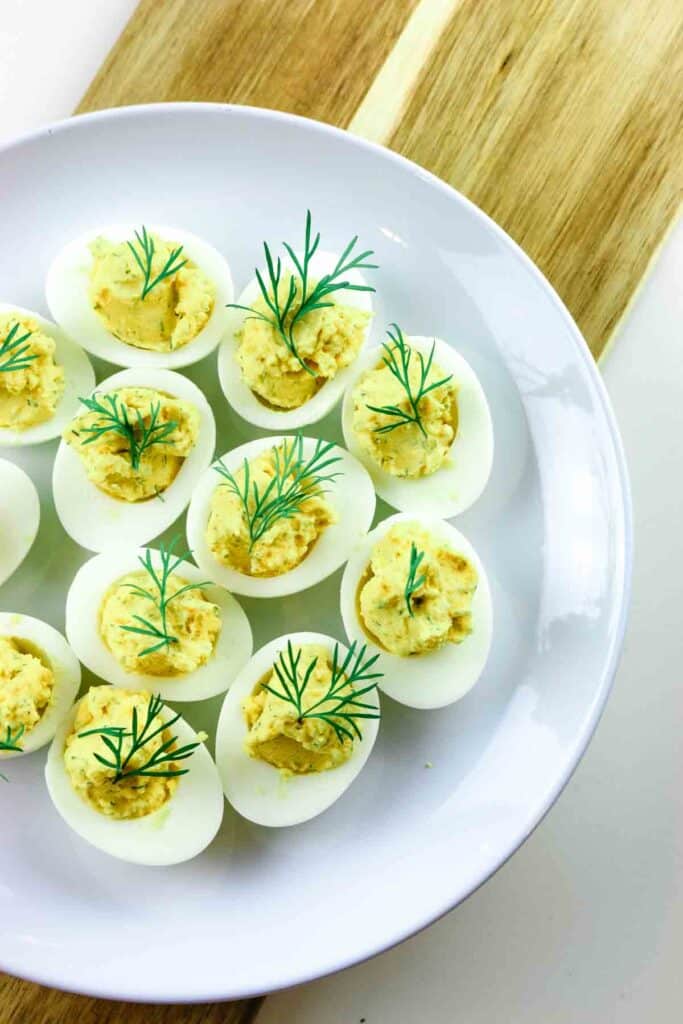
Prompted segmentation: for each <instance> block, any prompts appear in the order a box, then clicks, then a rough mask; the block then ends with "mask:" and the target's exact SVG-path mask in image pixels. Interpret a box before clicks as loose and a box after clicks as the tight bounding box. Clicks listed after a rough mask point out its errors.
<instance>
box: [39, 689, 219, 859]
mask: <svg viewBox="0 0 683 1024" xmlns="http://www.w3.org/2000/svg"><path fill="white" fill-rule="evenodd" d="M77 709H78V705H76V707H75V708H73V709H72V711H71V713H70V714H69V715H68V717H67V718H66V720H65V721H64V722H63V723H62V724H61V726H60V728H59V729H58V731H57V735H56V736H55V738H54V741H53V743H52V746H51V747H50V750H49V752H48V757H47V764H46V765H45V780H46V782H47V788H48V791H49V793H50V797H51V798H52V802H53V804H54V805H55V808H56V809H57V811H58V812H59V814H60V815H61V816H62V818H63V819H64V821H65V822H66V823H67V825H69V826H70V827H71V828H72V829H73V830H74V832H76V833H77V834H78V835H79V836H80V837H81V839H84V840H85V841H86V842H87V843H90V844H91V846H95V847H97V849H98V850H102V851H103V852H104V853H108V854H110V855H111V856H112V857H117V858H119V859H120V860H125V861H129V862H130V863H132V864H144V865H148V866H154V867H161V866H167V865H170V864H180V863H182V862H183V861H187V860H191V859H192V858H193V857H196V856H197V855H198V854H200V853H201V852H202V851H203V850H204V849H206V847H207V846H208V845H209V843H211V842H212V841H213V839H214V837H215V836H216V833H217V832H218V829H219V828H220V826H221V822H222V820H223V810H224V800H223V792H222V789H221V782H220V778H219V775H218V772H217V770H216V765H215V764H214V762H213V760H212V758H211V755H210V754H209V752H208V750H207V749H206V747H205V746H204V744H203V743H202V742H200V743H199V746H198V747H197V749H196V750H195V752H194V753H193V754H192V756H191V757H189V758H188V759H187V760H185V761H183V762H182V767H183V768H187V769H188V772H187V775H183V776H181V777H180V778H179V780H178V786H177V789H176V790H175V792H174V793H173V795H172V797H171V798H170V800H169V801H168V802H167V803H166V804H164V805H163V807H160V808H159V810H157V811H155V812H153V813H152V814H148V815H147V816H146V817H143V818H133V819H131V820H120V819H116V818H109V817H107V816H106V815H104V814H100V813H99V812H98V811H96V810H95V809H94V808H93V807H91V806H90V805H89V804H87V803H86V802H85V800H83V799H81V797H80V796H79V794H78V793H77V792H76V790H75V789H74V788H73V786H72V785H71V781H70V779H69V776H68V774H67V771H66V768H65V766H64V746H65V743H66V739H67V737H68V736H69V734H70V733H71V731H72V729H73V723H74V718H75V716H76V711H77ZM162 714H163V715H164V719H165V721H168V719H169V718H170V714H171V713H170V711H168V709H165V710H164V711H163V712H162ZM172 731H173V735H174V736H176V737H177V741H178V745H179V746H184V745H185V744H187V743H196V742H198V741H199V736H198V735H197V733H196V732H195V731H194V729H193V728H192V727H191V726H190V725H189V724H188V723H187V722H186V721H185V720H184V719H183V718H179V719H178V720H177V721H176V722H175V724H174V725H173V726H172ZM105 753H106V751H105Z"/></svg>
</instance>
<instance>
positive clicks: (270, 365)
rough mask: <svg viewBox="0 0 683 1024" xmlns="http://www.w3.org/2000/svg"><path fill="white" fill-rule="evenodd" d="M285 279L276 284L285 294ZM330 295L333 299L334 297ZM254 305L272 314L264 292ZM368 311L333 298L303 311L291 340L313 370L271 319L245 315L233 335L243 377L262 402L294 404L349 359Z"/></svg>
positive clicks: (282, 406) (353, 355) (364, 328)
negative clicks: (291, 346) (346, 304)
mask: <svg viewBox="0 0 683 1024" xmlns="http://www.w3.org/2000/svg"><path fill="white" fill-rule="evenodd" d="M289 280H290V278H287V279H286V280H285V281H284V283H283V284H281V286H280V288H281V289H282V293H283V295H282V297H283V299H284V297H285V296H286V294H287V290H288V288H289ZM329 301H331V302H333V299H332V297H329ZM252 308H253V309H254V310H255V311H257V312H260V313H263V314H265V315H266V316H272V313H271V312H270V310H269V309H268V307H267V306H266V303H265V301H264V299H263V297H259V299H258V300H257V301H256V302H255V303H254V304H253V307H252ZM370 317H371V314H370V313H367V312H365V311H363V310H360V309H355V308H354V307H352V306H344V305H341V304H337V303H336V302H335V303H334V304H333V305H331V306H328V307H326V308H324V309H316V310H313V311H312V312H310V313H307V314H306V315H305V316H304V317H302V318H301V320H300V321H298V322H297V323H296V325H295V327H294V342H295V345H296V349H297V352H298V353H299V355H300V356H301V358H302V359H303V361H304V362H305V364H306V366H307V367H308V368H309V369H310V370H311V371H312V372H311V373H308V372H307V371H306V370H304V369H303V368H302V366H301V363H300V362H299V361H298V359H297V358H296V356H294V355H292V353H291V352H290V351H289V349H288V348H287V346H286V344H285V342H284V341H283V339H282V337H281V336H280V334H279V333H278V332H277V331H276V330H275V328H274V327H272V326H271V324H269V323H266V322H265V321H263V320H260V319H258V318H256V317H254V318H247V319H246V320H245V322H244V326H243V327H242V328H241V330H240V331H239V333H238V336H237V340H238V344H239V348H238V350H237V362H238V363H239V367H240V370H241V372H242V377H243V379H244V381H245V383H246V384H247V386H248V387H249V388H251V390H252V391H253V392H254V394H255V395H256V396H257V397H258V398H259V399H260V400H261V401H262V402H263V403H264V404H266V405H269V406H272V407H273V408H274V409H298V408H299V406H301V405H303V404H304V403H305V402H307V401H308V400H309V399H310V398H312V397H313V395H315V394H316V392H317V391H318V390H319V389H320V388H321V387H322V385H323V384H324V383H325V382H326V381H328V380H332V378H333V377H335V376H336V375H337V373H339V371H340V370H342V369H344V367H346V366H348V365H349V364H350V363H352V362H353V360H354V359H355V358H356V356H357V355H358V352H359V350H360V348H361V345H362V344H363V339H364V338H365V334H366V331H367V326H368V323H369V321H370ZM288 319H289V320H291V316H290V317H289V318H288Z"/></svg>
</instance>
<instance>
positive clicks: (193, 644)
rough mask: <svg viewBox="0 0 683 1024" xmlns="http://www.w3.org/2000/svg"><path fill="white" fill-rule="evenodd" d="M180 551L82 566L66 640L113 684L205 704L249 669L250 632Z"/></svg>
mask: <svg viewBox="0 0 683 1024" xmlns="http://www.w3.org/2000/svg"><path fill="white" fill-rule="evenodd" d="M176 545H177V538H176V541H175V542H172V543H171V544H170V545H168V547H167V546H166V545H164V544H161V545H160V547H159V550H155V549H153V548H145V549H137V550H136V549H131V548H126V547H120V548H114V549H112V550H111V551H107V552H106V554H101V555H95V557H94V558H91V559H90V561H88V562H86V563H85V564H84V565H82V566H81V568H80V569H79V570H78V572H77V573H76V575H75V577H74V579H73V582H72V584H71V587H70V588H69V593H68V594H67V598H66V635H67V637H68V638H69V643H70V644H71V646H72V648H73V650H74V651H75V652H76V654H77V655H78V657H79V658H80V660H81V661H82V663H83V664H84V665H85V666H86V667H87V668H89V669H90V671H91V672H94V673H95V674H96V675H98V676H99V677H100V679H104V680H105V681H106V682H108V683H113V684H114V685H115V686H124V687H125V686H128V687H132V688H135V689H138V690H150V691H152V692H154V693H158V694H159V695H160V696H161V697H163V699H164V700H171V701H188V700H205V699H206V698H207V697H214V696H215V695H216V694H218V693H224V692H225V691H226V690H227V689H228V687H229V686H230V684H231V682H232V681H233V679H234V678H235V676H236V675H237V673H238V672H239V671H240V670H241V669H242V668H243V667H244V666H245V665H246V663H247V661H248V660H249V658H250V657H251V652H252V637H251V628H250V626H249V620H248V619H247V616H246V615H245V613H244V612H243V610H242V608H241V607H240V605H239V604H238V603H237V601H236V600H235V598H234V597H232V595H231V594H229V593H228V592H227V590H225V589H224V588H223V587H218V586H216V585H215V584H213V583H211V582H210V581H207V580H206V578H205V576H204V575H203V574H202V573H201V572H200V570H199V569H198V568H197V567H196V565H192V564H191V563H190V562H188V561H187V556H189V555H190V552H189V551H188V552H185V553H184V554H183V553H182V552H181V553H176Z"/></svg>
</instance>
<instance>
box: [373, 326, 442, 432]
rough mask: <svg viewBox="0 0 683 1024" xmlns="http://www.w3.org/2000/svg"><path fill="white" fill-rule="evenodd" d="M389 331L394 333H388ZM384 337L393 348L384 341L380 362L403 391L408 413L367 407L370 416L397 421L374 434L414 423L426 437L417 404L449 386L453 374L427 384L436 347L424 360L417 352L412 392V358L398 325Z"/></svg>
mask: <svg viewBox="0 0 683 1024" xmlns="http://www.w3.org/2000/svg"><path fill="white" fill-rule="evenodd" d="M392 327H393V333H392V330H391V328H392ZM387 334H388V335H389V337H390V339H391V342H392V344H387V342H386V341H385V342H384V344H383V345H382V348H383V349H384V357H383V359H382V362H383V363H384V365H385V366H386V368H387V369H388V370H389V372H390V373H392V374H393V375H394V377H395V378H396V380H397V381H398V382H399V384H400V385H401V387H402V388H403V390H404V391H405V393H406V397H407V399H408V405H409V409H402V408H401V407H400V406H398V405H368V406H367V408H368V409H371V410H372V412H378V413H381V415H383V416H391V417H393V419H395V421H396V422H395V423H387V424H386V425H385V426H383V427H376V428H375V433H376V434H389V433H390V432H391V431H392V430H396V428H397V427H403V426H405V425H406V424H408V423H414V424H415V425H416V426H417V427H419V429H420V431H421V432H422V434H423V435H424V437H426V436H427V431H426V430H425V428H424V424H423V422H422V416H421V415H420V402H421V401H422V399H423V398H424V397H425V395H428V394H429V393H430V391H436V389H437V388H440V387H442V386H443V385H444V384H448V382H449V380H451V379H452V377H453V374H452V373H449V374H448V376H447V377H442V378H441V380H435V381H433V382H432V383H431V384H428V383H427V380H428V378H429V373H430V370H431V368H432V362H433V360H434V349H435V347H436V342H434V343H433V344H432V347H431V350H430V353H429V355H428V356H427V359H425V357H424V356H423V355H422V353H421V352H416V355H417V358H418V361H419V363H420V380H419V384H418V387H417V390H416V391H413V386H412V384H411V382H410V360H411V358H412V355H413V350H412V349H411V348H410V346H409V345H408V344H407V343H406V340H405V338H404V337H403V333H402V332H401V328H400V327H399V326H398V324H390V326H389V330H388V331H387Z"/></svg>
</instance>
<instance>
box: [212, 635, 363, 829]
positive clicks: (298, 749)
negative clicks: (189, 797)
mask: <svg viewBox="0 0 683 1024" xmlns="http://www.w3.org/2000/svg"><path fill="white" fill-rule="evenodd" d="M376 660H377V659H376V657H375V656H374V655H368V653H367V651H366V648H365V646H363V645H357V644H352V645H351V647H349V648H346V647H344V645H343V644H340V643H338V642H337V641H336V640H334V639H333V638H332V637H330V636H325V635H324V634H322V633H293V634H291V635H290V636H281V637H278V638H277V639H276V640H272V641H271V642H270V643H269V644H266V646H265V647H262V648H261V650H260V651H257V653H256V654H255V655H254V657H253V658H252V659H251V661H250V662H249V664H248V665H247V666H246V668H244V669H243V671H242V672H241V673H240V675H239V676H238V677H237V679H236V680H235V682H234V683H233V685H232V687H231V689H230V690H229V691H228V694H227V696H226V698H225V701H224V703H223V709H222V711H221V715H220V719H219V721H218V731H217V734H216V763H217V765H218V770H219V772H220V775H221V779H222V780H223V789H224V791H225V795H226V797H227V798H228V800H229V801H230V803H231V804H232V806H233V807H234V808H235V810H236V811H238V812H239V813H240V814H241V815H243V817H245V818H249V820H250V821H254V822H256V823H257V824H259V825H271V826H282V825H297V824H299V823H300V822H303V821H308V820H309V818H313V817H315V816H316V815H318V814H320V813H321V812H322V811H324V810H326V809H327V808H328V807H329V806H330V805H331V804H333V803H334V802H335V800H338V799H339V797H340V796H341V795H342V793H344V792H345V790H346V789H347V788H348V787H349V786H350V785H351V783H352V782H353V780H354V779H355V778H356V776H357V775H358V773H359V772H360V770H361V768H362V767H363V765H364V764H365V762H366V761H367V759H368V757H369V756H370V752H371V750H372V748H373V746H374V743H375V739H376V738H377V731H378V728H379V719H380V708H379V697H378V694H377V690H376V685H377V680H378V678H379V673H378V672H377V669H376V667H375V662H376Z"/></svg>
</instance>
